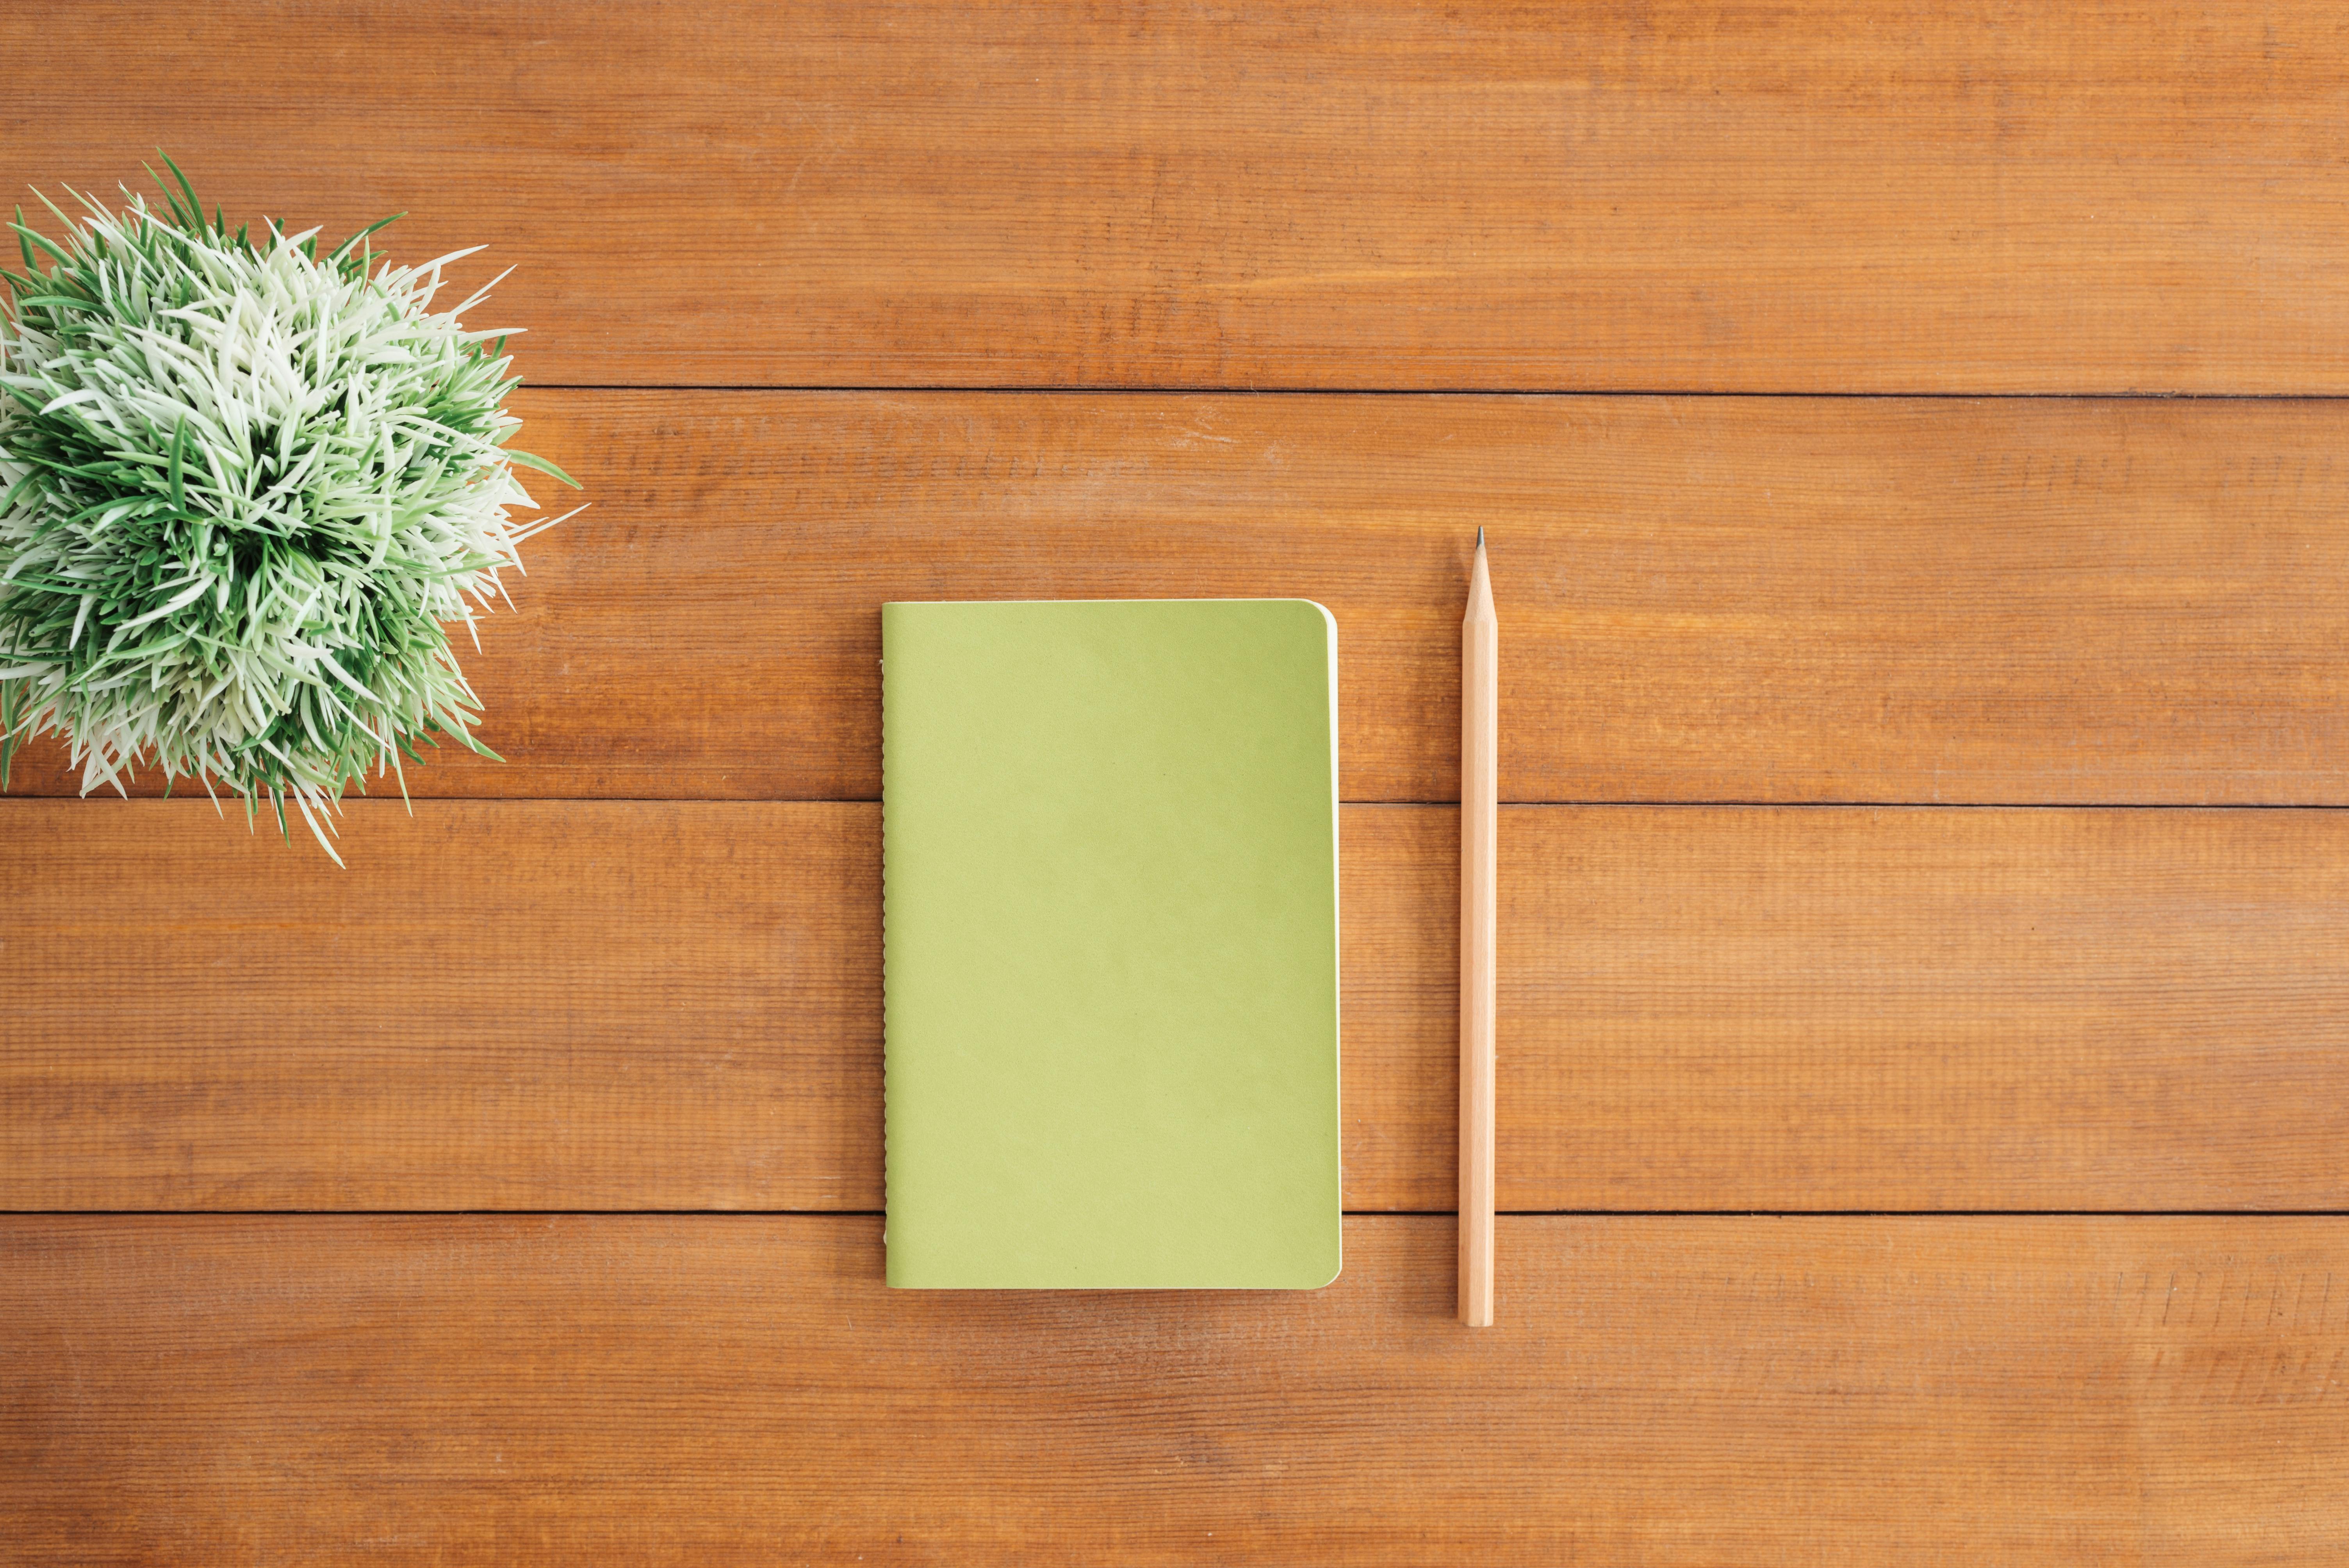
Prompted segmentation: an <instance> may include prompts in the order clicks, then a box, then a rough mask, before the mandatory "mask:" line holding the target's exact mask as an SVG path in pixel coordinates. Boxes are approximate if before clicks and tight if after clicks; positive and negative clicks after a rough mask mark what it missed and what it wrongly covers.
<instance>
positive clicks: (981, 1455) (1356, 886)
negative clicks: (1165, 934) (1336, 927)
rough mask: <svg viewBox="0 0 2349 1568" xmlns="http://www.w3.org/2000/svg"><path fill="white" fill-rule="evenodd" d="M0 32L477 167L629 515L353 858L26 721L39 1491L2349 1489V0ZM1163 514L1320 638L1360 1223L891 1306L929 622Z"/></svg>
mask: <svg viewBox="0 0 2349 1568" xmlns="http://www.w3.org/2000/svg"><path fill="white" fill-rule="evenodd" d="M0 60H5V61H6V62H7V71H8V76H9V81H8V84H7V86H6V88H5V92H0V185H6V186H10V187H16V188H21V187H22V186H24V185H25V184H26V183H37V184H39V185H41V186H42V187H44V188H45V189H49V190H51V191H55V190H56V189H57V187H58V186H59V185H61V184H70V185H73V186H77V187H81V188H86V189H91V190H95V191H101V192H110V191H112V190H113V189H114V187H115V185H116V183H117V182H118V181H122V180H125V179H129V180H131V181H134V182H135V181H138V180H139V179H140V176H139V175H138V165H139V163H140V160H142V159H148V158H151V156H152V151H153V150H154V149H155V148H156V147H157V146H159V145H160V146H162V147H164V148H167V149H168V150H171V153H172V154H173V155H174V156H175V157H177V158H178V159H180V160H181V162H182V163H183V164H184V166H185V167H187V168H188V169H189V170H191V173H192V174H193V175H194V176H195V178H196V179H197V180H198V181H199V182H200V184H201V187H202V190H203V191H204V192H205V194H206V195H207V196H208V197H210V198H214V199H217V200H218V201H222V203H224V204H225V205H226V207H227V209H228V210H229V211H230V212H231V213H233V214H238V213H242V214H246V215H252V214H256V213H259V212H264V211H266V212H273V213H279V214H284V215H286V216H289V217H296V218H299V219H300V220H301V221H302V222H305V223H306V222H321V223H323V224H324V225H325V226H326V229H327V230H328V231H329V232H332V233H339V232H342V231H344V230H346V229H347V228H350V227H353V226H357V224H359V223H362V222H367V221H369V220H372V219H374V218H376V217H378V216H381V215H382V214H383V213H385V212H387V211H400V210H403V209H404V210H406V211H408V212H409V214H410V215H409V217H408V218H407V219H406V220H405V221H403V222H401V223H400V224H399V225H398V226H397V227H396V228H395V229H394V230H393V231H392V237H391V242H392V251H393V254H394V255H395V256H396V257H398V258H400V259H405V260H415V259H421V258H423V257H425V256H428V255H431V254H437V253H440V252H441V251H444V250H450V249H454V248H457V247H459V246H460V245H465V244H472V243H479V242H486V243H487V244H488V245H489V247H490V250H489V253H488V254H487V255H486V256H485V257H482V258H479V259H477V261H476V262H475V263H468V264H467V266H468V269H469V270H468V271H467V273H465V275H466V276H467V277H475V276H477V275H478V276H479V277H486V276H487V275H488V273H487V271H486V269H487V267H488V266H490V265H492V264H494V265H497V266H503V265H505V264H508V263H512V264H514V265H516V266H517V267H518V269H519V270H518V271H516V273H514V275H513V276H512V278H511V279H509V280H508V281H507V283H506V284H504V285H503V287H502V289H501V290H500V292H499V295H498V298H497V300H496V301H495V303H494V304H493V305H492V307H490V314H492V315H495V316H496V317H497V318H498V322H501V323H502V322H507V321H511V322H512V323H516V324H520V325H526V326H527V327H528V328H529V329H530V335H528V336H527V337H525V338H523V339H522V340H520V345H519V354H520V365H521V367H522V368H523V371H524V373H525V374H526V375H527V376H528V377H530V378H531V381H532V383H533V385H532V387H530V389H528V390H527V391H526V392H525V394H523V397H521V399H520V406H521V412H522V413H523V416H524V418H526V419H527V421H528V428H527V429H526V431H525V433H524V437H523V442H522V444H523V445H524V446H527V447H530V448H532V449H535V450H538V451H541V452H543V453H545V454H546V455H548V456H550V457H552V458H554V459H556V460H557V461H559V462H561V463H563V464H564V465H565V466H566V467H568V468H569V469H571V470H572V471H574V473H576V474H578V475H580V476H581V477H582V478H583V479H584V480H585V482H586V486H587V491H588V499H590V500H592V501H593V503H594V505H593V508H592V510H590V511H587V512H585V513H584V514H582V515H581V516H580V517H578V518H576V519H574V521H571V522H569V523H566V524H565V525H564V526H563V527H562V528H561V529H559V530H557V531H554V532H553V533H551V534H549V535H547V536H545V537H544V538H543V539H542V540H540V541H539V542H536V544H535V545H534V546H533V548H532V549H531V550H530V551H529V552H528V554H527V560H528V562H529V567H530V574H529V576H528V578H527V579H526V580H524V581H523V582H521V583H517V584H516V597H517V600H518V602H519V604H520V609H519V613H517V614H505V615H500V616H499V617H497V618H495V619H493V620H492V622H490V623H489V624H487V625H486V626H485V627H484V629H483V633H482V637H483V648H482V651H481V653H480V654H479V655H474V656H472V657H471V658H469V659H468V661H467V666H468V669H469V671H470V672H471V674H472V675H473V676H474V679H475V681H476V684H477V685H478V686H479V687H480V689H481V692H482V693H483V695H484V696H485V698H486V700H487V702H488V704H489V707H490V719H489V722H488V725H487V727H486V729H485V732H484V733H485V737H486V738H487V739H488V741H489V742H490V744H492V746H494V747H496V748H499V749H500V750H501V751H502V752H503V753H504V754H505V755H506V756H507V758H509V760H508V762H507V763H506V764H505V765H504V766H502V767H499V766H493V765H489V764H483V763H479V762H476V761H474V760H471V759H464V760H454V759H451V760H447V761H444V762H439V763H436V764H435V765H433V766H432V767H431V768H429V769H425V770H422V771H420V772H411V776H410V785H411V788H412V789H415V790H416V792H417V793H418V795H419V799H418V801H417V804H416V808H415V811H414V814H413V816H412V818H411V817H410V816H409V815H407V814H405V813H403V812H402V810H401V809H400V808H399V806H398V803H397V802H396V801H393V802H388V803H387V802H384V801H380V800H370V801H363V802H355V803H354V804H353V806H352V808H351V810H350V811H349V815H348V818H347V823H346V838H345V843H346V846H347V847H346V854H347V858H348V860H349V861H350V869H349V870H348V871H347V872H338V871H336V870H335V869H334V868H333V867H332V866H331V865H329V864H328V863H327V862H326V861H325V860H324V859H323V857H321V856H319V855H318V854H316V852H315V851H312V850H310V849H308V848H306V847H305V846H303V845H301V844H298V843H297V844H296V845H295V846H294V847H293V848H291V849H289V848H288V847H286V846H285V844H283V843H281V842H278V841H274V840H273V839H270V838H260V839H254V838H249V837H248V836H247V835H246V834H245V832H244V830H243V827H242V825H241V824H237V823H235V822H233V821H232V822H229V823H223V822H222V821H221V820H217V819H216V818H215V817H214V816H213V815H212V810H211V809H210V807H209V806H207V805H205V804H203V803H202V802H200V801H199V802H196V803H190V802H188V801H186V800H174V801H160V800H155V799H137V800H132V801H129V802H124V801H119V800H104V799H88V800H78V799H72V798H71V797H72V789H73V781H72V779H70V778H69V777H68V775H67V773H66V771H65V770H64V769H63V768H62V767H61V765H60V761H59V758H58V756H57V752H56V750H55V749H54V748H45V749H42V750H40V751H38V752H36V753H35V754H33V755H31V756H30V757H29V758H27V759H26V760H25V761H24V762H22V763H20V767H19V771H18V774H17V778H16V789H15V790H14V791H13V793H12V794H11V796H10V797H9V798H7V799H5V800H0V963H5V969H0V973H5V975H7V976H8V978H9V980H10V981H11V984H10V985H9V986H8V993H7V995H6V997H5V1002H0V1209H5V1210H7V1211H10V1212H8V1213H7V1214H5V1216H0V1560H5V1561H8V1562H12V1563H13V1562H23V1563H306V1562H319V1563H326V1562H333V1563H349V1562H387V1563H460V1562H468V1563H470V1562H480V1563H516V1562H549V1563H591V1562H615V1563H617V1562H626V1563H681V1564H682V1563H696V1564H698V1563H798V1562H823V1563H853V1562H858V1561H862V1562H868V1563H889V1562H899V1563H956V1564H962V1563H990V1562H1000V1563H1030V1562H1084V1563H1095V1562H1118V1563H1192V1562H1198V1563H1208V1562H1235V1563H1237V1562H1263V1563H1480V1564H1481V1563H1543V1564H1552V1563H1582V1562H1588V1563H1657V1564H1692V1565H1693V1564H1712V1563H1764V1562H1774V1563H1775V1562H1786V1563H1871V1564H1873V1563H1949V1562H1972V1563H2016V1564H2054V1563H2179V1564H2186V1563H2192V1564H2198V1565H2199V1564H2205V1563H2247V1564H2248V1563H2338V1562H2343V1561H2349V1488H2344V1485H2343V1481H2342V1477H2343V1475H2344V1473H2349V1217H2344V1216H2349V815H2344V812H2343V811H2342V810H2340V808H2342V807H2343V806H2344V805H2349V704H2345V703H2344V699H2349V415H2344V407H2349V406H2344V404H2343V403H2342V402H2340V401H2337V400H2335V399H2337V398H2339V397H2341V396H2342V395H2343V394H2344V393H2349V156H2344V150H2343V142H2342V135H2341V133H2342V128H2343V126H2344V124H2349V64H2344V62H2349V12H2344V11H2343V10H2342V9H2341V8H2340V7H2338V6H2335V5H2329V4H2320V3H2317V0H2274V3H2269V4H2258V5H2220V4H2189V3H2178V4H2165V3H2162V0H2154V3H2152V4H2144V3H2137V4H2129V5H2118V4H2107V3H2103V0H2089V3H2085V4H2082V5H2072V6H2065V7H2054V6H2048V7H2039V6H2029V5H1951V6H1920V5H1892V4H1878V5H1861V4H1856V3H1843V0H1813V3H1807V4H1802V5H1792V6H1783V5H1772V6H1758V5H1755V6H1749V5H1732V4H1700V3H1679V0H1663V3H1656V4H1639V5H1588V6H1560V5H1532V4H1527V5H1501V4H1493V5H1484V4H1469V5H1441V6H1439V5H1427V4H1419V5H1406V4H1400V3H1394V0H1349V3H1347V4H1343V5H1335V4H1319V3H1316V4H1295V5H1268V6H1262V7H1245V8H1230V9H1226V8H1218V7H1209V6H1205V5H1178V4H1132V5H1122V4H1104V5H1041V6H1020V7H1016V8H1015V7H1009V6H1006V7H995V6H988V5H976V6H974V5H961V4H945V3H937V0H905V3H898V4H857V5H795V6H781V5H764V4H750V3H738V4H697V5H646V4H611V5H519V4H508V3H502V0H471V3H470V4H465V5H458V4H454V3H443V0H419V3H412V4H405V5H390V4H384V5H291V4H286V5H268V4H248V3H242V0H240V3H237V4H219V5H203V6H188V7H180V8H174V9H171V10H163V11H158V10H150V9H149V8H146V7H139V6H128V5H80V6H72V7H34V6H11V7H8V8H6V9H5V10H0ZM496 324H497V323H492V322H491V321H489V320H487V319H486V317H484V318H481V320H480V322H479V325H496ZM2176 395H2185V396H2176ZM547 499H552V498H547ZM1479 524H1483V525H1484V526H1485V527H1486V528H1487V529H1488V530H1489V531H1490V538H1491V540H1492V542H1493V558H1494V566H1495V578H1496V583H1497V586H1498V594H1499V599H1500V607H1501V614H1502V618H1503V656H1504V693H1505V695H1504V699H1503V700H1504V723H1505V731H1506V739H1505V743H1504V752H1503V769H1502V777H1503V790H1504V796H1505V799H1506V800H1507V801H1509V802H1511V805H1510V807H1509V809H1508V810H1506V811H1505V813H1504V820H1503V829H1502V861H1503V898H1504V901H1505V908H1504V913H1503V930H1504V949H1503V967H1502V1022H1503V1038H1502V1050H1503V1068H1502V1084H1501V1106H1502V1127H1501V1134H1502V1141H1501V1154H1500V1178H1501V1191H1502V1200H1503V1203H1504V1206H1505V1207H1506V1209H1507V1210H1508V1211H1510V1212H1509V1214H1508V1216H1507V1217H1506V1218H1505V1219H1504V1220H1503V1221H1502V1223H1501V1232H1500V1245H1501V1266H1500V1287H1501V1298H1500V1299H1501V1320H1500V1326H1498V1327H1497V1328H1495V1329H1493V1330H1491V1331H1488V1332H1484V1333H1471V1332H1469V1331H1466V1330H1463V1329H1460V1328H1458V1327H1457V1326H1455V1325H1454V1324H1453V1322H1452V1321H1451V1316H1450V1315H1451V1310H1452V1295H1451V1292H1452V1263H1451V1259H1452V1248H1453V1225H1452V1222H1451V1219H1450V1216H1449V1214H1448V1213H1447V1212H1446V1211H1447V1210H1448V1208H1449V1206H1450V1202H1451V1197H1450V1194H1451V1191H1452V1186H1451V1183H1452V1165H1451V1149H1452V1140H1453V1137H1454V1125H1453V1113H1452V1104H1453V1095H1454V1079H1453V1068H1452V1065H1451V1052H1452V1049H1453V1041H1452V1034H1451V1031H1452V1028H1453V1010H1452V1009H1453V985H1454V959H1453V952H1454V911H1453V900H1454V888H1455V883H1454V863H1453V857H1454V853H1455V830H1454V820H1455V819H1454V808H1453V806H1452V804H1451V803H1450V802H1451V801H1453V800H1454V799H1455V797H1456V773H1455V749H1456V735H1455V729H1454V726H1455V724H1456V696H1457V649H1458V643H1457V620H1458V615H1459V605H1460V596H1461V593H1462V590H1463V586H1464V562H1465V559H1466V552H1467V549H1468V546H1469V542H1470V540H1471V538H1472V536H1473V534H1474V531H1475V528H1476V526H1477V525H1479ZM1173 593H1184V594H1259V593H1262V594H1291V593H1295V594H1307V595H1310V596H1312V597H1315V598H1318V599H1319V600H1321V601H1323V602H1324V603H1328V604H1329V605H1330V607H1331V609H1332V610H1333V611H1334V612H1335V613H1336V614H1337V617H1338V620H1339V624H1340V647H1341V676H1340V680H1341V708H1342V715H1341V717H1342V728H1343V736H1342V754H1343V769H1344V779H1343V783H1344V793H1345V796H1346V798H1347V799H1348V801H1349V802H1350V803H1349V805H1348V807H1347V809H1346V812H1345V816H1344V820H1343V833H1342V836H1343V839H1344V845H1345V850H1344V889H1345V892H1344V899H1345V907H1344V922H1345V943H1346V949H1345V988H1346V995H1345V1006H1346V1021H1347V1022H1346V1028H1347V1032H1346V1040H1345V1049H1346V1107H1345V1113H1346V1136H1347V1145H1346V1159H1347V1191H1348V1206H1349V1208H1350V1210H1351V1211H1353V1214H1352V1217H1350V1219H1349V1221H1348V1237H1347V1243H1348V1263H1347V1269H1346V1272H1345V1274H1344V1275H1343V1277H1342V1278H1341V1279H1340V1281H1339V1283H1338V1284H1335V1285H1334V1286H1332V1287H1330V1289H1329V1290H1327V1291H1325V1292H1321V1293H1319V1294H1315V1295H1296V1296H1289V1295H1280V1296H1255V1295H1226V1294H1218V1293H1210V1294H1200V1295H1181V1294H1143V1295H1107V1296H1077V1295H1070V1296H1061V1295H1017V1294H1007V1295H921V1294H898V1295H892V1294H890V1293H888V1292H886V1291H885V1290H884V1289H883V1287H882V1284H881V1252H880V1247H879V1241H878V1229H879V1220H878V1217H877V1213H876V1211H877V1210H878V1208H879V1206H880V1203H881V1191H880V1185H879V1121H880V1107H879V1050H880V1039H879V976H878V973H877V956H876V942H877V920H878V916H877V907H876V897H875V876H876V870H877V866H876V861H877V850H876V845H877V830H878V808H877V806H876V805H875V804H874V798H875V796H876V794H877V790H878V756H877V743H876V736H875V728H874V725H875V718H876V706H875V698H876V696H877V690H876V681H875V670H874V657H875V655H876V653H877V642H878V628H877V616H876V614H875V610H876V607H877V606H878V604H879V603H881V602H882V601H883V600H884V599H886V598H891V597H916V596H942V597H945V596H963V597H988V596H1013V595H1016V596H1032V597H1056V596H1057V597H1076V596H1119V595H1154V594H1173ZM147 792H148V793H150V794H151V793H153V792H154V791H153V790H152V789H150V790H148V791H147Z"/></svg>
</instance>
